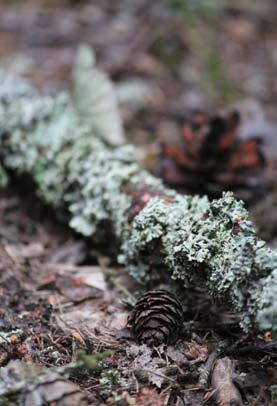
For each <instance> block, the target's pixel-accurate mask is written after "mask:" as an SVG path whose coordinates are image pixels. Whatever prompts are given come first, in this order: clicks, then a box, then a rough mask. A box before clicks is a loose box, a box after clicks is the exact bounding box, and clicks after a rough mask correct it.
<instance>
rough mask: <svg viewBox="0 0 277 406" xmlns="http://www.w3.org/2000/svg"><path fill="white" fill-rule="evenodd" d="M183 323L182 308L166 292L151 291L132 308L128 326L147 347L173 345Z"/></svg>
mask: <svg viewBox="0 0 277 406" xmlns="http://www.w3.org/2000/svg"><path fill="white" fill-rule="evenodd" d="M182 323H183V308H182V305H181V303H180V302H179V300H178V299H177V297H176V296H175V295H174V294H173V293H170V292H168V291H167V290H163V289H159V290H151V291H149V292H147V293H146V294H145V295H143V296H142V297H141V298H140V299H139V300H138V302H137V303H136V305H135V306H134V308H133V310H132V312H131V315H130V317H129V322H128V324H129V326H130V327H131V329H132V333H133V335H134V337H135V338H136V339H137V341H138V342H140V343H146V344H147V345H149V346H152V345H159V344H163V343H164V344H170V343H174V342H175V341H176V340H177V338H178V336H179V333H180V328H181V326H182Z"/></svg>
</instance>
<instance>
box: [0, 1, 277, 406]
mask: <svg viewBox="0 0 277 406" xmlns="http://www.w3.org/2000/svg"><path fill="white" fill-rule="evenodd" d="M100 3H101V4H100ZM130 3H131V4H130ZM159 3H160V4H159ZM169 3H170V2H166V1H161V2H148V1H143V0H136V1H133V2H128V1H113V2H110V1H108V0H107V1H106V0H103V1H101V2H97V1H87V2H86V1H73V0H72V1H71V2H70V1H65V0H63V1H54V0H52V1H48V2H43V1H31V0H28V1H25V2H24V4H22V2H20V1H10V2H5V1H1V0H0V67H1V68H4V69H7V70H9V71H11V72H14V73H16V74H22V75H24V76H26V77H28V78H29V79H31V81H32V82H33V83H34V84H35V85H36V86H38V87H39V88H40V89H42V90H43V91H50V92H56V91H58V90H61V89H68V88H69V87H70V75H71V69H72V65H73V61H74V55H75V50H76V47H77V45H78V44H79V43H80V42H83V41H85V42H87V43H89V44H90V45H92V46H93V48H94V49H95V51H96V55H97V61H98V64H99V67H101V68H103V69H104V70H105V71H106V72H107V73H109V75H110V76H111V77H112V79H113V80H114V81H115V83H116V84H117V87H118V92H119V95H120V97H121V104H120V106H121V112H122V117H123V122H124V126H125V128H126V134H127V138H128V140H129V141H130V142H132V143H134V144H135V145H136V146H137V150H138V155H142V156H143V157H145V155H147V154H148V153H149V151H150V155H151V151H152V150H154V151H155V148H156V145H157V144H158V142H160V141H161V140H168V139H171V138H178V133H179V127H178V122H179V120H180V119H182V118H183V117H184V116H185V115H186V114H187V113H188V112H189V111H191V110H193V109H200V110H205V111H208V112H211V113H214V112H215V111H218V110H220V111H222V110H229V111H230V110H232V109H233V108H235V107H236V108H238V109H239V111H240V112H241V114H242V117H243V119H245V120H246V122H247V123H249V124H248V127H247V126H246V127H247V128H246V129H245V131H246V132H248V133H249V132H250V133H253V132H255V134H256V133H258V135H262V136H263V138H264V142H265V145H266V148H265V151H266V154H267V162H268V166H269V167H270V171H271V173H272V171H273V170H276V166H274V165H276V164H274V159H275V158H276V154H277V139H276V130H275V123H276V122H277V115H276V99H277V82H276V75H275V76H274V72H276V66H277V54H276V49H277V48H276V45H277V28H276V17H277V10H276V6H275V7H274V1H272V2H270V1H265V2H254V1H252V2H251V1H249V2H248V1H245V2H236V1H233V2H230V3H229V2H227V1H226V2H225V3H224V4H225V7H224V9H223V10H222V9H221V8H220V7H219V5H218V4H220V2H217V1H214V2H211V4H214V7H212V8H209V9H200V10H196V11H195V10H191V9H187V8H182V9H180V8H179V9H178V10H177V16H174V15H172V10H171V8H170V10H169V8H168V4H169ZM177 3H178V2H177V1H176V4H177ZM185 3H187V4H190V2H189V1H187V2H184V4H185ZM207 49H212V50H213V52H212V53H211V52H207ZM130 100H135V102H133V103H130ZM143 159H145V158H143ZM150 160H151V159H149V158H146V159H145V162H146V165H149V167H150V168H151V169H152V162H149V161H150ZM24 182H25V180H24V179H23V180H13V182H12V184H11V185H10V186H9V187H8V188H6V189H4V190H1V191H0V297H1V302H0V330H1V333H0V366H1V368H0V377H1V382H2V383H1V382H0V397H1V396H3V398H4V397H6V399H8V400H7V403H6V404H8V405H9V404H11V405H13V404H15V405H16V404H17V403H16V401H15V400H14V399H16V396H17V394H18V393H20V392H22V393H23V392H24V391H25V395H26V393H29V395H28V396H32V397H30V398H28V399H27V400H28V401H29V403H27V401H26V403H25V404H26V405H29V404H30V405H31V404H32V405H33V404H34V405H35V406H36V405H44V404H51V405H75V404H76V405H79V404H80V405H81V404H85V405H86V404H90V405H98V404H99V405H101V404H109V405H139V406H140V405H141V406H144V405H145V406H146V405H157V406H159V405H164V404H166V405H202V404H207V405H212V404H215V402H216V401H215V399H216V398H218V393H217V392H223V395H222V396H223V400H222V405H223V404H224V405H225V404H226V405H227V404H229V403H223V402H224V401H225V402H227V401H228V399H227V398H226V396H227V393H228V390H226V388H223V389H222V388H219V389H218V391H215V390H214V389H213V388H212V385H211V380H212V378H213V376H214V373H215V369H214V368H213V366H214V365H215V363H216V360H218V359H221V360H222V359H224V358H228V359H230V360H231V361H232V363H233V369H234V370H233V373H232V374H231V377H230V376H229V377H228V373H227V372H228V371H226V370H225V371H224V374H225V379H226V381H225V384H226V385H227V386H228V385H229V387H231V393H232V391H234V387H235V388H238V390H239V393H240V396H241V398H242V402H243V404H245V405H247V404H248V405H271V404H274V399H273V389H274V386H275V396H276V384H277V377H276V358H277V353H276V343H274V341H273V340H272V338H271V336H270V334H269V333H268V334H259V333H256V332H254V333H253V334H252V335H246V334H244V333H243V332H242V331H241V330H240V329H239V327H238V321H239V315H234V314H230V313H228V312H226V310H225V309H219V308H218V307H216V306H215V305H213V304H212V303H211V302H210V301H209V299H208V297H207V296H206V294H205V292H203V291H202V290H200V289H199V290H196V291H194V292H192V293H191V299H190V301H191V303H189V304H188V306H187V308H186V309H185V317H186V321H185V325H184V327H185V328H184V333H183V335H182V337H181V338H180V340H179V341H178V342H177V343H176V345H172V346H167V347H165V346H160V347H158V348H154V349H150V348H148V347H146V346H145V345H143V346H141V345H138V344H137V343H136V342H135V341H134V340H133V338H132V337H131V336H130V334H129V332H128V330H126V328H125V327H126V322H127V317H128V314H129V308H130V305H129V304H130V303H131V302H132V301H133V299H134V296H136V295H138V293H139V292H140V287H139V286H138V285H137V284H136V283H135V282H134V281H133V280H132V279H131V278H130V277H129V276H128V275H126V273H125V272H124V269H122V268H121V267H120V266H119V265H118V264H117V263H116V262H115V260H114V258H113V257H112V256H111V255H110V253H109V251H110V250H109V248H112V247H108V246H106V247H96V246H94V245H93V243H92V242H90V241H87V240H84V239H83V238H81V237H80V236H78V235H76V234H74V233H73V232H72V231H70V230H69V229H68V228H67V227H65V226H64V225H62V224H60V223H59V222H58V221H57V219H56V218H55V213H53V212H52V211H51V210H50V209H48V208H47V207H45V206H44V205H43V203H41V202H40V201H39V200H38V199H37V198H36V197H35V196H34V194H33V191H32V188H31V187H28V185H25V184H24ZM276 189H277V188H276V184H275V185H274V186H273V187H272V188H271V190H270V191H269V192H268V194H267V195H266V196H264V199H263V200H262V201H260V202H258V204H256V205H255V206H253V207H251V206H250V209H251V210H252V217H253V219H254V220H255V221H256V222H257V224H258V225H259V227H260V229H261V233H262V235H263V237H264V238H265V239H266V240H267V241H268V243H269V244H271V245H272V246H276V240H277V232H276V222H274V218H275V219H276V212H277V211H276V205H277V203H276V200H277V199H276V195H277V192H276ZM268 201H270V203H267V202H268ZM107 245H108V244H107ZM111 251H112V250H111ZM105 351H107V352H105ZM89 355H90V357H87V356H89ZM24 361H32V362H33V363H34V365H37V366H38V369H36V370H32V371H31V370H28V371H27V372H26V369H25V368H26V367H25V363H24ZM68 364H70V366H68ZM41 366H43V367H46V368H45V369H42V370H41V369H40V367H41ZM65 366H67V367H65ZM12 371H17V373H18V375H16V373H15V372H12ZM234 385H235V386H234ZM223 386H224V385H223ZM15 388H16V389H15ZM26 396H27V395H26ZM224 396H225V399H224ZM275 400H276V399H275ZM13 402H14V403H13ZM31 402H33V403H31ZM82 402H83V403H82ZM3 404H5V403H3Z"/></svg>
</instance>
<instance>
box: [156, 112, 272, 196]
mask: <svg viewBox="0 0 277 406" xmlns="http://www.w3.org/2000/svg"><path fill="white" fill-rule="evenodd" d="M239 125H240V116H239V114H238V113H236V112H234V113H233V114H231V115H230V116H227V117H221V116H212V117H209V116H208V115H206V114H204V113H201V112H198V113H195V114H193V115H192V117H191V119H190V120H187V121H186V122H185V123H184V124H183V126H182V128H181V131H180V143H179V144H178V145H174V144H163V145H162V154H161V171H162V174H161V176H162V177H163V179H164V181H165V182H166V183H168V184H171V185H174V186H175V187H177V188H178V187H181V188H184V189H185V190H186V191H188V192H190V193H200V194H203V193H205V194H208V195H209V196H210V197H211V198H215V197H219V196H220V195H221V193H222V191H223V190H233V191H234V192H235V193H237V195H238V196H239V197H241V198H243V199H245V200H251V199H252V198H253V197H255V198H256V197H257V193H260V192H261V185H264V177H263V176H261V175H262V173H263V172H262V169H263V168H264V167H265V164H266V161H265V157H264V154H263V152H262V148H261V139H258V138H255V137H252V138H248V139H246V140H242V139H240V137H239ZM261 196H263V193H261Z"/></svg>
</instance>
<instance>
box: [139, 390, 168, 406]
mask: <svg viewBox="0 0 277 406" xmlns="http://www.w3.org/2000/svg"><path fill="white" fill-rule="evenodd" d="M136 405H140V406H153V405H155V406H163V405H164V400H163V398H162V396H161V395H160V394H158V392H157V391H156V390H155V389H150V388H142V389H141V390H140V391H139V393H138V394H137V396H136Z"/></svg>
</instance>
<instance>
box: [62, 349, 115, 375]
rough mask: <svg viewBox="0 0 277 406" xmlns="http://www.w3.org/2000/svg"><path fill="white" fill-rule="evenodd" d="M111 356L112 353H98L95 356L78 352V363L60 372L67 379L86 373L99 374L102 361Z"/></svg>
mask: <svg viewBox="0 0 277 406" xmlns="http://www.w3.org/2000/svg"><path fill="white" fill-rule="evenodd" d="M111 356H112V352H111V351H103V352H96V353H94V354H86V352H85V351H78V353H77V361H76V362H71V363H70V364H67V365H65V366H64V367H61V368H58V372H59V373H60V374H62V375H64V376H67V377H68V376H71V377H73V376H74V377H76V376H81V375H83V374H84V373H85V372H90V373H92V372H97V373H98V372H100V371H101V370H102V361H103V360H105V359H106V358H109V357H111Z"/></svg>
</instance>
